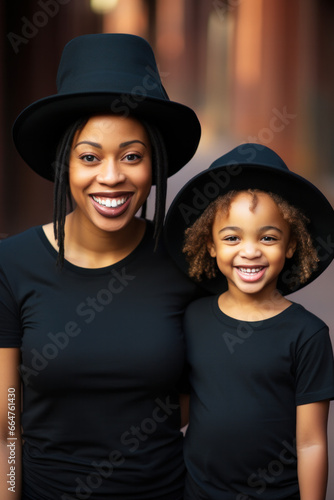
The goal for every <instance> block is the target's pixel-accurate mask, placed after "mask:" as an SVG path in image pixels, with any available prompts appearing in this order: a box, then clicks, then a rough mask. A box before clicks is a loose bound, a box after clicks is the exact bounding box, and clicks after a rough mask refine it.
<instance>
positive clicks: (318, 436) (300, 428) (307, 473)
mask: <svg viewBox="0 0 334 500" xmlns="http://www.w3.org/2000/svg"><path fill="white" fill-rule="evenodd" d="M328 410H329V402H328V401H320V402H317V403H311V404H305V405H300V406H297V430H296V433H297V461H298V481H299V488H300V499H301V500H325V497H326V488H327V476H328V449H327V419H328Z"/></svg>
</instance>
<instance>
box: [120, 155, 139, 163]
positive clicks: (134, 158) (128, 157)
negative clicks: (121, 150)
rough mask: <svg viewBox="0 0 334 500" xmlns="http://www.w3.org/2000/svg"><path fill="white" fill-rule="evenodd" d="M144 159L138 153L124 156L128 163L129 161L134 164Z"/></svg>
mask: <svg viewBox="0 0 334 500" xmlns="http://www.w3.org/2000/svg"><path fill="white" fill-rule="evenodd" d="M141 158H142V156H141V155H139V154H137V153H129V154H127V155H125V156H124V159H125V160H126V161H129V162H134V161H138V160H140V159H141Z"/></svg>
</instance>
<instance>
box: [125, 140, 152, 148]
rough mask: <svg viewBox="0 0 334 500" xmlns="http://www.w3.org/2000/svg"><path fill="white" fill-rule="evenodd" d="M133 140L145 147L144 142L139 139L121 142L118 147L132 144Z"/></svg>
mask: <svg viewBox="0 0 334 500" xmlns="http://www.w3.org/2000/svg"><path fill="white" fill-rule="evenodd" d="M134 142H139V143H140V144H142V145H143V146H144V147H145V148H146V144H145V143H144V142H142V141H140V140H139V139H134V140H133V141H126V142H121V144H120V145H119V147H120V148H126V147H127V146H130V144H133V143H134Z"/></svg>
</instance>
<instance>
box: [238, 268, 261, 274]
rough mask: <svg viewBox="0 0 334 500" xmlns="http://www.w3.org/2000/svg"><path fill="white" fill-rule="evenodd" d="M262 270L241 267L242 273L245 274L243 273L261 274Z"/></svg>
mask: <svg viewBox="0 0 334 500" xmlns="http://www.w3.org/2000/svg"><path fill="white" fill-rule="evenodd" d="M260 270H261V268H256V269H254V268H253V269H249V268H244V267H240V271H241V272H243V273H249V274H250V273H258V272H260Z"/></svg>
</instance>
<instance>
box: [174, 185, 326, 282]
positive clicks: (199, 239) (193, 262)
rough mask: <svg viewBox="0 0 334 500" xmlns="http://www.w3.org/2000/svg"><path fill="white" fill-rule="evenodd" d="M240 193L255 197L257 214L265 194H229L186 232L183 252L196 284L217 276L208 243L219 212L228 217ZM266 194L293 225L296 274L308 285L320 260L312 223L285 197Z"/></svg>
mask: <svg viewBox="0 0 334 500" xmlns="http://www.w3.org/2000/svg"><path fill="white" fill-rule="evenodd" d="M240 192H246V193H249V194H250V195H251V196H252V200H251V205H250V210H251V211H254V210H255V208H256V206H257V203H258V196H257V194H258V193H264V192H265V191H261V190H257V189H248V190H244V191H229V192H228V193H227V194H225V195H223V196H220V197H218V198H217V199H216V200H214V201H213V202H212V203H210V205H209V206H208V207H207V208H206V210H205V211H204V212H203V214H202V215H201V216H200V217H199V218H198V219H197V220H196V222H195V223H194V224H193V225H192V226H191V227H189V228H188V229H186V231H185V243H184V246H183V252H184V253H185V255H186V258H187V261H188V262H189V271H188V274H189V276H190V277H192V278H194V279H195V280H196V281H201V279H202V277H203V276H206V277H207V278H209V279H211V278H214V277H215V276H216V274H217V270H218V268H217V264H216V259H215V258H213V257H211V255H210V254H209V251H208V243H209V242H210V241H212V226H213V223H214V220H215V217H216V214H217V213H218V212H220V213H223V214H224V215H228V213H229V209H230V206H231V203H232V201H233V200H234V198H235V197H236V196H237V195H238V194H239V193H240ZM265 193H266V194H268V195H269V196H270V197H271V198H272V200H273V201H274V202H275V203H276V205H277V207H278V209H279V211H280V213H281V215H282V217H283V219H284V220H285V221H286V222H287V223H288V224H289V226H290V231H291V238H292V239H294V240H295V242H296V250H295V253H294V256H293V258H294V262H295V266H293V274H294V277H295V278H297V279H298V281H299V282H300V283H305V282H306V281H307V280H308V278H309V277H310V276H311V274H312V273H313V272H314V271H315V270H316V268H317V262H318V261H319V258H318V255H317V251H316V249H315V248H314V246H313V243H312V238H311V235H310V233H309V231H308V229H307V224H308V223H309V220H308V218H307V217H306V216H305V215H304V214H303V213H302V211H301V210H300V209H299V208H297V207H295V206H293V205H291V204H290V203H288V202H287V201H286V200H284V199H283V198H282V197H281V196H279V195H277V194H275V193H271V192H265Z"/></svg>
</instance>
